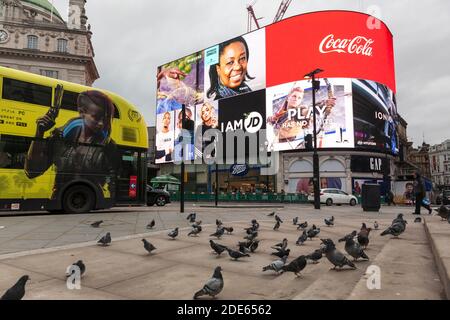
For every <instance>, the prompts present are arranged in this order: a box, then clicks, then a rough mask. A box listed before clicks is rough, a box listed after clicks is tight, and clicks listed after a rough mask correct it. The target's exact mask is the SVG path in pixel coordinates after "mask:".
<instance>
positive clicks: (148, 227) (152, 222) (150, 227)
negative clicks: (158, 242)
mask: <svg viewBox="0 0 450 320" xmlns="http://www.w3.org/2000/svg"><path fill="white" fill-rule="evenodd" d="M154 226H155V219H153V220H152V221H150V223H149V224H148V225H147V229H153V227H154Z"/></svg>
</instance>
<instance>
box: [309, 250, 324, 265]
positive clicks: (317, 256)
mask: <svg viewBox="0 0 450 320" xmlns="http://www.w3.org/2000/svg"><path fill="white" fill-rule="evenodd" d="M322 255H323V250H322V249H317V250H314V252H313V253H311V254H308V255H307V256H306V259H308V260H312V261H313V263H319V260H320V259H322Z"/></svg>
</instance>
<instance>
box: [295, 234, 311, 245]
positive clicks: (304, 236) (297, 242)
mask: <svg viewBox="0 0 450 320" xmlns="http://www.w3.org/2000/svg"><path fill="white" fill-rule="evenodd" d="M307 239H308V234H307V233H306V230H303V233H302V234H301V235H300V237H298V239H297V241H296V242H295V244H296V245H298V246H300V245H302V244H303V242H305V241H306V240H307Z"/></svg>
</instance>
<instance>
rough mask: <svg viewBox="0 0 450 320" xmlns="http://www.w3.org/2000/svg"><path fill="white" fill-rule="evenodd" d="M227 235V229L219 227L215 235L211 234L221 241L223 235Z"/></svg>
mask: <svg viewBox="0 0 450 320" xmlns="http://www.w3.org/2000/svg"><path fill="white" fill-rule="evenodd" d="M224 233H225V228H223V227H218V228H217V230H216V232H214V233H213V234H210V235H209V236H210V237H217V239H220V238H221V237H222V236H223V234H224Z"/></svg>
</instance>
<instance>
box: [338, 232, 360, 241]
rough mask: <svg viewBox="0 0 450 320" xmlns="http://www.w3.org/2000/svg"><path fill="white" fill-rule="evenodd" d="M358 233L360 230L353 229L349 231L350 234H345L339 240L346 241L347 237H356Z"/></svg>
mask: <svg viewBox="0 0 450 320" xmlns="http://www.w3.org/2000/svg"><path fill="white" fill-rule="evenodd" d="M357 234H358V232H357V231H356V230H353V231H352V232H351V233H349V234H347V235H345V236H343V237H342V238H340V239H339V240H338V241H339V242H342V241H345V239H347V237H350V236H351V237H352V238H354V237H356V235H357Z"/></svg>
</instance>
